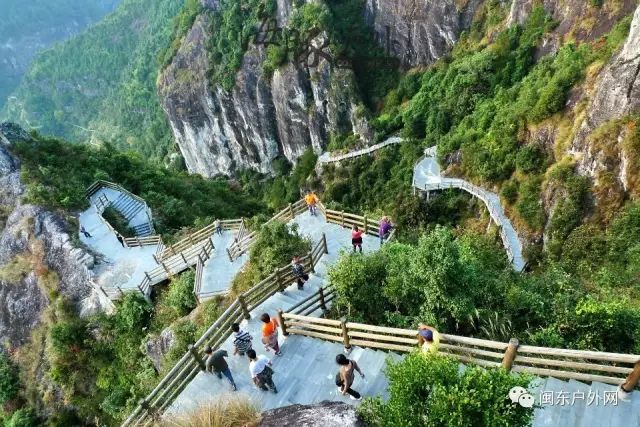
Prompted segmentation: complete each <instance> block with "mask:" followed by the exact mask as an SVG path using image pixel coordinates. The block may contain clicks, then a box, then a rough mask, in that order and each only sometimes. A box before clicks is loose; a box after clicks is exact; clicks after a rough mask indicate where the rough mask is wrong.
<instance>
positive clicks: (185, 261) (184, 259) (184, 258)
mask: <svg viewBox="0 0 640 427" xmlns="http://www.w3.org/2000/svg"><path fill="white" fill-rule="evenodd" d="M180 256H181V257H182V261H183V262H184V263H185V265H187V264H189V263H188V262H187V258H186V257H185V256H184V252H180Z"/></svg>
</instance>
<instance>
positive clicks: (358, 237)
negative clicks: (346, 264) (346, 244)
mask: <svg viewBox="0 0 640 427" xmlns="http://www.w3.org/2000/svg"><path fill="white" fill-rule="evenodd" d="M363 234H364V232H363V231H360V230H359V229H358V226H357V225H354V226H353V230H351V244H352V245H353V252H355V251H356V248H359V249H360V253H362V235H363Z"/></svg>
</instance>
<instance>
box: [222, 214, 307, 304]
mask: <svg viewBox="0 0 640 427" xmlns="http://www.w3.org/2000/svg"><path fill="white" fill-rule="evenodd" d="M310 250H311V242H309V241H308V240H306V239H304V238H303V237H302V236H300V234H298V227H297V225H296V224H294V225H291V226H289V225H287V224H285V223H284V222H282V221H273V222H270V223H269V224H266V225H263V226H262V227H260V231H259V232H258V235H257V237H256V241H255V243H254V244H253V246H251V249H250V252H249V263H248V264H247V266H246V267H245V268H244V269H243V270H242V271H241V272H240V273H238V275H237V276H236V277H235V279H234V280H233V283H232V284H231V289H232V290H233V292H234V293H235V294H238V293H240V292H242V291H245V290H247V289H249V288H251V287H252V286H253V285H255V284H256V283H258V282H259V281H260V280H262V279H264V278H265V277H267V276H269V275H270V274H271V273H273V272H274V270H275V269H276V268H280V267H282V266H283V265H287V264H288V263H289V262H291V259H292V258H293V256H294V255H299V256H301V257H302V256H304V255H306V254H307V253H308V252H309V251H310Z"/></svg>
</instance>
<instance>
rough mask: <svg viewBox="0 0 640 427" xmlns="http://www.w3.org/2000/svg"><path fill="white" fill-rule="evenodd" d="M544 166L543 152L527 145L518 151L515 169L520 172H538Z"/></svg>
mask: <svg viewBox="0 0 640 427" xmlns="http://www.w3.org/2000/svg"><path fill="white" fill-rule="evenodd" d="M543 165H544V152H543V151H542V150H541V149H540V148H538V147H536V146H535V145H527V146H525V147H522V148H521V149H520V150H518V154H517V155H516V167H517V168H518V169H519V170H521V171H522V172H525V173H529V172H540V170H541V169H542V166H543Z"/></svg>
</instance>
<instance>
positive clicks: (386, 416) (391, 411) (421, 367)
mask: <svg viewBox="0 0 640 427" xmlns="http://www.w3.org/2000/svg"><path fill="white" fill-rule="evenodd" d="M386 372H387V376H388V378H389V395H390V396H389V400H388V401H387V402H383V401H382V400H381V399H380V398H377V399H371V398H367V399H366V400H365V402H364V403H363V404H362V406H361V407H360V408H359V409H358V412H359V413H360V415H361V416H362V417H363V418H364V420H365V421H366V422H367V423H368V424H369V425H371V426H385V427H393V426H398V427H400V426H402V427H412V426H415V427H423V426H424V427H428V426H443V425H456V426H464V425H473V426H487V427H489V426H491V427H493V426H505V427H506V426H527V425H530V423H531V421H532V419H533V409H531V408H524V407H522V406H520V405H518V404H513V403H511V401H510V399H509V398H508V395H509V390H511V388H513V387H515V386H520V387H525V388H526V387H527V386H528V385H529V383H530V381H531V377H529V376H526V375H512V374H510V373H508V372H506V371H505V370H503V369H501V368H498V369H485V368H480V367H478V366H467V367H466V368H465V369H464V370H462V371H461V370H460V369H459V362H458V361H457V360H455V359H452V358H448V357H444V356H440V355H437V354H428V355H425V354H422V353H419V352H414V353H411V354H410V355H408V356H407V357H405V358H404V359H403V360H402V361H401V362H398V363H388V365H387V368H386ZM479 391H481V392H479Z"/></svg>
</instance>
